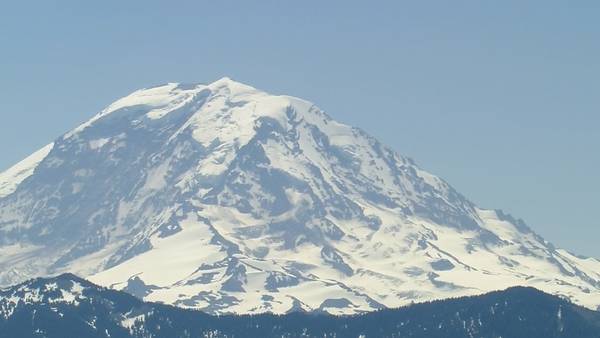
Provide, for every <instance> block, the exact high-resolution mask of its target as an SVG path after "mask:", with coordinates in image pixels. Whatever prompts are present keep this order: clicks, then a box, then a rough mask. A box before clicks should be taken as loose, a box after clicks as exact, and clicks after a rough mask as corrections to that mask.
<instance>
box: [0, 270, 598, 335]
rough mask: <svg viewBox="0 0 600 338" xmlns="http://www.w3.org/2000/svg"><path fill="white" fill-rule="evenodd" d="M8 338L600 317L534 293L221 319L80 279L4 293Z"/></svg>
mask: <svg viewBox="0 0 600 338" xmlns="http://www.w3.org/2000/svg"><path fill="white" fill-rule="evenodd" d="M3 337H7V338H8V337H10V338H12V337H22V338H27V337H46V338H54V337H60V338H65V337H89V338H94V337H113V338H117V337H123V338H125V337H215V338H216V337H246V338H251V337H260V338H267V337H427V338H435V337H444V338H459V337H465V338H466V337H505V338H513V337H514V338H517V337H519V338H520V337H529V338H536V337H543V338H550V337H565V338H569V337H572V338H587V337H600V313H598V312H593V311H590V310H586V309H584V308H580V307H578V306H576V305H573V304H571V303H569V302H567V301H565V300H563V299H560V298H557V297H554V296H550V295H547V294H544V293H542V292H540V291H538V290H535V289H532V288H521V287H517V288H511V289H508V290H506V291H500V292H493V293H490V294H486V295H483V296H476V297H470V298H460V299H453V300H445V301H438V302H433V303H425V304H417V305H413V306H409V307H406V308H400V309H390V310H382V311H378V312H373V313H368V314H363V315H357V316H352V317H336V316H331V315H326V314H307V313H292V314H288V315H285V316H274V315H255V316H219V317H212V316H209V315H206V314H204V313H202V312H197V311H190V310H184V309H178V308H175V307H170V306H166V305H161V304H153V303H144V302H142V301H140V300H139V299H137V298H135V297H132V296H130V295H128V294H126V293H122V292H118V291H112V290H108V289H104V288H101V287H98V286H95V285H93V284H91V283H89V282H87V281H85V280H82V279H80V278H77V277H75V276H73V275H62V276H58V277H55V278H51V279H36V280H32V281H29V282H27V283H24V284H21V285H18V286H16V287H13V288H10V289H8V290H4V291H1V292H0V338H3Z"/></svg>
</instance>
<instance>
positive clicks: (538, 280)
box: [0, 78, 600, 314]
mask: <svg viewBox="0 0 600 338" xmlns="http://www.w3.org/2000/svg"><path fill="white" fill-rule="evenodd" d="M66 271H68V272H72V273H76V274H78V275H81V276H83V277H86V278H88V279H90V280H91V281H93V282H95V283H98V284H101V285H104V286H107V287H111V288H115V289H119V290H124V291H127V292H129V293H131V294H133V295H135V296H138V297H140V298H143V299H145V300H148V301H159V302H164V303H168V304H173V305H177V306H181V307H189V308H197V309H201V310H204V311H206V312H209V313H213V314H219V313H259V312H267V311H270V312H275V313H284V312H288V311H292V310H320V311H327V312H330V313H357V312H362V311H368V310H374V309H379V308H383V307H397V306H400V305H404V304H407V303H410V302H419V301H425V300H431V299H439V298H446V297H456V296H463V295H473V294H480V293H484V292H487V291H491V290H498V289H504V288H507V287H510V286H514V285H525V286H533V287H536V288H538V289H541V290H544V291H546V292H549V293H552V294H557V295H561V296H564V297H567V298H569V299H571V300H572V301H573V302H576V303H579V304H581V305H584V306H587V307H590V308H596V307H597V306H599V305H600V262H599V261H597V260H595V259H592V258H581V257H578V256H574V255H572V254H570V253H568V252H567V251H565V250H561V249H557V248H555V247H554V246H552V245H551V244H549V243H548V242H546V241H545V240H543V239H542V238H541V237H540V236H538V235H536V234H535V233H534V232H532V231H531V230H530V229H529V228H528V227H527V226H526V225H525V224H524V223H523V222H522V221H520V220H516V219H514V218H513V217H511V216H509V215H507V214H504V213H503V212H501V211H496V210H484V209H481V208H478V207H477V206H476V205H474V204H473V203H471V202H470V201H469V200H467V199H466V198H465V197H464V196H462V195H461V194H460V193H458V192H457V191H455V190H454V189H453V188H452V187H451V186H450V185H448V183H446V182H445V181H444V180H442V179H440V178H438V177H436V176H434V175H432V174H430V173H428V172H426V171H424V170H422V169H421V168H419V167H418V166H417V165H416V164H415V163H414V162H413V161H412V160H410V159H408V158H406V157H403V156H401V155H399V154H397V153H396V152H394V151H393V150H391V149H389V148H387V147H386V146H384V145H382V144H381V143H379V142H378V141H377V140H375V139H374V138H372V137H370V136H369V135H367V134H366V133H365V132H363V131H361V130H359V129H356V128H352V127H349V126H346V125H344V124H341V123H338V122H336V121H334V120H332V119H331V118H330V117H329V116H327V115H326V114H325V113H323V112H322V111H321V110H320V109H319V108H317V107H316V106H315V105H313V104H312V103H310V102H307V101H305V100H302V99H298V98H294V97H290V96H280V95H271V94H268V93H265V92H263V91H260V90H257V89H255V88H253V87H250V86H247V85H244V84H241V83H238V82H235V81H233V80H231V79H228V78H223V79H220V80H218V81H216V82H213V83H211V84H208V85H203V84H198V85H183V84H175V83H169V84H166V85H162V86H158V87H153V88H149V89H143V90H139V91H136V92H134V93H132V94H131V95H129V96H126V97H124V98H122V99H119V100H117V101H116V102H114V103H113V104H111V105H110V106H108V107H107V108H106V109H104V110H103V111H102V112H100V113H99V114H97V115H96V116H95V117H93V118H92V119H91V120H89V121H88V122H86V123H84V124H82V125H81V126H79V127H77V128H76V129H74V130H73V131H71V132H68V133H66V134H65V135H63V136H62V137H59V138H58V139H56V140H55V141H54V142H53V143H51V144H50V145H48V146H46V147H44V148H43V149H41V150H40V151H38V152H36V153H34V154H33V155H31V156H30V157H29V158H27V159H25V160H24V161H22V162H21V163H19V164H17V165H15V166H14V167H12V168H10V169H9V170H7V171H6V172H4V173H2V174H0V284H2V285H8V284H12V283H16V282H19V281H22V280H24V279H27V278H29V277H34V276H44V275H50V274H57V273H61V272H66Z"/></svg>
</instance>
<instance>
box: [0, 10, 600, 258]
mask: <svg viewBox="0 0 600 338" xmlns="http://www.w3.org/2000/svg"><path fill="white" fill-rule="evenodd" d="M599 17H600V2H598V1H585V0H582V1H577V2H575V1H568V2H567V1H552V0H550V1H527V2H525V1H389V2H381V1H369V2H367V1H296V2H292V1H210V2H208V1H101V2H100V1H97V2H83V1H52V0H48V1H12V2H10V3H9V2H5V3H3V4H2V6H1V10H0V93H1V94H0V116H1V119H0V168H1V169H0V170H2V169H5V168H7V167H9V166H10V165H11V164H13V163H15V162H17V161H18V160H20V159H22V158H24V157H25V156H27V155H28V154H29V153H31V152H33V151H34V150H36V149H37V148H39V147H41V146H43V145H44V144H46V143H49V142H50V141H51V140H52V139H54V138H55V137H57V136H59V135H60V134H62V133H64V132H66V131H67V130H69V129H72V128H73V127H75V126H76V125H78V124H79V123H81V122H83V121H85V120H87V119H88V118H90V117H91V116H92V115H94V114H95V113H96V112H97V111H99V110H100V109H102V108H103V107H104V106H106V105H108V104H109V103H110V102H112V101H113V100H115V99H117V98H119V97H121V96H124V95H126V94H128V93H129V92H131V91H133V90H135V89H137V88H141V87H148V86H152V85H156V84H161V83H165V82H211V81H213V80H216V79H218V78H220V77H222V76H230V77H232V78H233V79H236V80H238V81H241V82H245V83H248V84H251V85H253V86H255V87H258V88H261V89H265V90H267V91H270V92H273V93H285V94H289V95H294V96H299V97H303V98H306V99H308V100H310V101H313V102H315V103H316V104H317V105H319V106H320V107H321V108H323V109H324V110H326V111H327V112H328V113H329V114H330V115H331V116H332V117H333V118H335V119H337V120H339V121H341V122H345V123H348V124H351V125H354V126H358V127H361V128H362V129H364V130H366V131H367V132H369V133H370V134H372V135H374V136H375V137H377V138H378V139H380V140H381V141H383V142H384V143H386V144H388V145H390V146H391V147H393V148H394V149H396V150H397V151H398V152H400V153H402V154H405V155H408V156H410V157H413V158H414V159H415V160H416V161H417V163H419V164H420V165H421V166H422V167H424V168H425V169H427V170H428V171H431V172H433V173H435V174H438V175H440V176H442V177H443V178H445V179H446V180H447V181H449V182H450V183H451V184H452V185H453V186H454V187H456V188H457V189H458V190H459V191H461V192H462V193H463V194H465V195H467V196H468V197H469V198H470V199H471V200H473V201H474V202H476V203H477V204H479V205H480V206H483V207H489V208H501V209H504V210H506V211H507V212H510V213H512V214H514V215H515V216H517V217H521V218H523V219H525V221H526V222H527V223H528V224H529V225H530V226H531V227H532V228H533V229H534V230H536V231H537V232H538V233H540V234H542V235H543V236H544V237H545V238H546V239H548V240H550V241H552V242H554V243H555V244H557V245H559V246H563V247H566V248H567V249H570V250H572V251H575V252H577V253H581V254H587V255H593V256H596V257H600V247H599V246H598V245H597V242H598V240H597V239H598V238H600V221H599V219H600V217H599V216H598V215H597V205H598V200H599V199H598V192H599V191H600V175H599V174H598V170H597V168H598V167H600V155H599V152H598V148H599V146H600V132H598V128H599V124H600V115H599V112H598V107H599V103H600V95H598V89H599V88H600V62H598V60H600V43H598V36H600V21H599V20H598V18H599Z"/></svg>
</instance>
